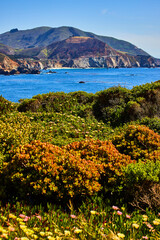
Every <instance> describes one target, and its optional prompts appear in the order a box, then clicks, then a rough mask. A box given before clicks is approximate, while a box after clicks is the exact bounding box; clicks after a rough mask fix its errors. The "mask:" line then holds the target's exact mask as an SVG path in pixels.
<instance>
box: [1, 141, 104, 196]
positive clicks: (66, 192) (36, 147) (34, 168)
mask: <svg viewBox="0 0 160 240" xmlns="http://www.w3.org/2000/svg"><path fill="white" fill-rule="evenodd" d="M11 154H12V155H13V157H12V160H11V161H10V163H9V164H8V165H7V166H6V167H5V168H4V170H3V175H4V177H5V179H6V181H9V182H11V183H10V184H11V186H12V188H13V189H14V190H15V189H16V191H15V192H16V193H19V194H20V196H21V197H26V195H27V193H29V194H30V195H32V194H33V195H35V194H36V195H37V194H44V195H46V196H50V195H52V193H56V194H57V195H58V196H59V197H67V196H70V197H74V196H76V195H92V194H94V193H95V192H97V191H99V190H100V188H101V186H100V184H99V183H98V180H99V178H100V173H101V172H103V165H100V164H96V163H94V162H92V161H91V160H85V159H82V158H80V157H79V155H78V154H74V155H72V154H70V153H69V152H68V151H66V150H64V149H62V148H60V147H58V146H54V145H52V144H50V143H41V142H40V141H33V142H31V143H30V144H26V145H21V146H19V147H18V148H17V149H15V150H13V151H12V152H11ZM8 179H9V180H8ZM6 184H7V183H6Z"/></svg>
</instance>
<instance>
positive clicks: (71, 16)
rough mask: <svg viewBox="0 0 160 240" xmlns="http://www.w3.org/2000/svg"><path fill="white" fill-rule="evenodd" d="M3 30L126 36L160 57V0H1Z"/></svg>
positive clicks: (1, 30)
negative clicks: (62, 29)
mask: <svg viewBox="0 0 160 240" xmlns="http://www.w3.org/2000/svg"><path fill="white" fill-rule="evenodd" d="M0 7H1V14H0V33H4V32H7V31H9V30H10V29H13V28H18V29H19V30H26V29H31V28H35V27H40V26H49V27H60V26H72V27H76V28H79V29H81V30H83V31H88V32H93V33H95V34H98V35H103V36H111V37H115V38H118V39H122V40H125V41H128V42H131V43H132V44H134V45H136V46H137V47H139V48H142V49H143V50H145V51H146V52H148V53H149V54H150V55H152V56H153V57H157V58H160V0H0Z"/></svg>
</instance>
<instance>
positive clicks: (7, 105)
mask: <svg viewBox="0 0 160 240" xmlns="http://www.w3.org/2000/svg"><path fill="white" fill-rule="evenodd" d="M15 109H16V104H14V103H12V102H10V101H8V100H6V99H5V98H3V97H2V95H1V96H0V113H1V114H5V113H7V112H11V111H13V110H15Z"/></svg>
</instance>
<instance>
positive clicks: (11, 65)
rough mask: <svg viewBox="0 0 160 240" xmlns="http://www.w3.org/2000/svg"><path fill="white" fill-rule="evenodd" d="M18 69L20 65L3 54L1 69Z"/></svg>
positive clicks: (0, 62)
mask: <svg viewBox="0 0 160 240" xmlns="http://www.w3.org/2000/svg"><path fill="white" fill-rule="evenodd" d="M18 67H19V64H18V63H17V62H15V61H13V60H11V59H10V58H9V57H8V56H6V55H3V54H1V61H0V69H4V70H5V71H11V70H13V69H17V68H18Z"/></svg>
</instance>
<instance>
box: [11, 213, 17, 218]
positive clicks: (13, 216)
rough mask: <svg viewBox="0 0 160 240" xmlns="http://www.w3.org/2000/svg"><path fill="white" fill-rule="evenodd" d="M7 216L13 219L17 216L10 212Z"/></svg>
mask: <svg viewBox="0 0 160 240" xmlns="http://www.w3.org/2000/svg"><path fill="white" fill-rule="evenodd" d="M9 218H12V219H15V218H17V217H16V216H15V215H13V214H12V213H9Z"/></svg>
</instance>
